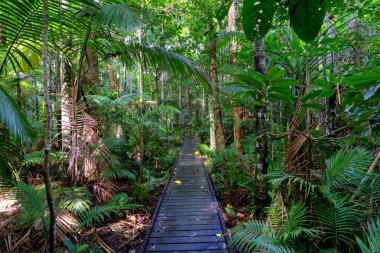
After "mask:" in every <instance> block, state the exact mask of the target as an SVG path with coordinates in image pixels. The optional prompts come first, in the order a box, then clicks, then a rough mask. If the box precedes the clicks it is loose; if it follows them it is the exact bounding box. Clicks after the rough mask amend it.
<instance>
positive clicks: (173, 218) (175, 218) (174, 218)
mask: <svg viewBox="0 0 380 253" xmlns="http://www.w3.org/2000/svg"><path fill="white" fill-rule="evenodd" d="M156 220H157V222H160V221H166V220H171V221H178V220H180V221H182V220H185V221H193V220H216V221H219V222H220V220H219V217H218V216H217V215H216V214H211V215H202V216H199V215H198V216H197V215H195V216H190V215H187V216H182V215H180V216H169V217H168V216H166V217H165V216H160V217H157V219H156Z"/></svg>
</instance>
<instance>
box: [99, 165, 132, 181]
mask: <svg viewBox="0 0 380 253" xmlns="http://www.w3.org/2000/svg"><path fill="white" fill-rule="evenodd" d="M101 176H102V177H103V178H106V179H110V180H112V179H125V178H128V179H131V180H134V179H136V176H135V175H134V174H133V173H132V172H130V171H128V170H125V169H120V168H115V167H108V168H106V169H104V170H103V171H102V173H101Z"/></svg>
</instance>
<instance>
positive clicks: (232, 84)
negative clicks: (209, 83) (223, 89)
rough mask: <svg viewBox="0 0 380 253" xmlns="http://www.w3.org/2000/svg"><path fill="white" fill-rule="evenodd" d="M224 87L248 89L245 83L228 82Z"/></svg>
mask: <svg viewBox="0 0 380 253" xmlns="http://www.w3.org/2000/svg"><path fill="white" fill-rule="evenodd" d="M223 85H224V86H227V87H231V86H237V87H246V86H247V84H246V83H243V82H226V83H223Z"/></svg>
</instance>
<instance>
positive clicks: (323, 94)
mask: <svg viewBox="0 0 380 253" xmlns="http://www.w3.org/2000/svg"><path fill="white" fill-rule="evenodd" d="M334 92H335V91H333V90H313V91H311V92H309V94H307V95H306V96H304V97H303V98H302V102H306V101H309V100H311V99H320V98H329V97H331V96H332V95H334Z"/></svg>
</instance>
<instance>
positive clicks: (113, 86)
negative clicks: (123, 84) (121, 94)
mask: <svg viewBox="0 0 380 253" xmlns="http://www.w3.org/2000/svg"><path fill="white" fill-rule="evenodd" d="M108 78H109V81H110V91H111V93H114V92H115V91H116V82H115V75H114V71H113V63H112V62H109V63H108Z"/></svg>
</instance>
